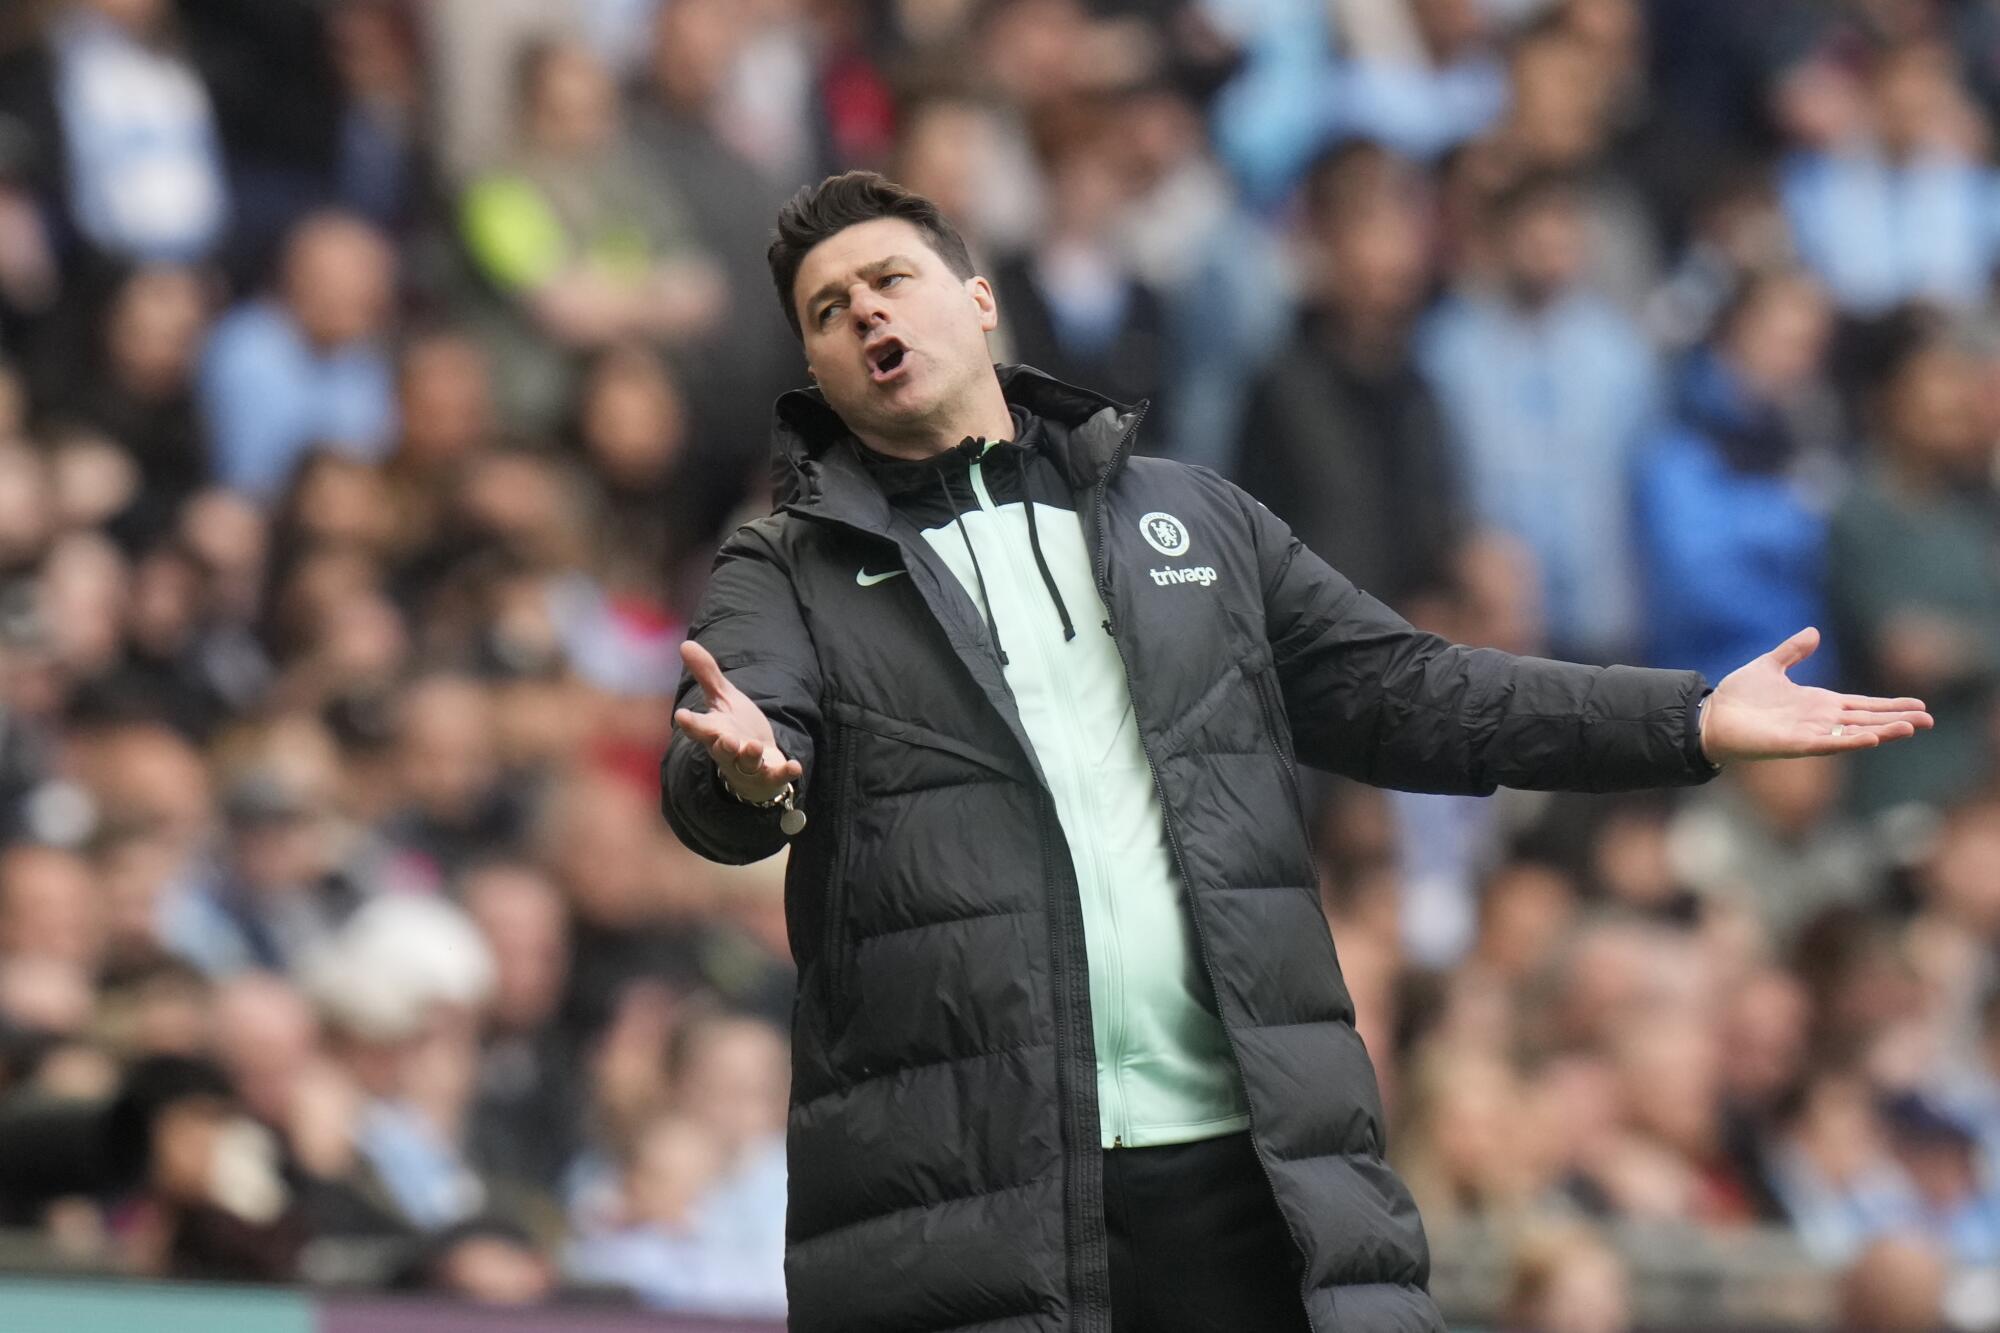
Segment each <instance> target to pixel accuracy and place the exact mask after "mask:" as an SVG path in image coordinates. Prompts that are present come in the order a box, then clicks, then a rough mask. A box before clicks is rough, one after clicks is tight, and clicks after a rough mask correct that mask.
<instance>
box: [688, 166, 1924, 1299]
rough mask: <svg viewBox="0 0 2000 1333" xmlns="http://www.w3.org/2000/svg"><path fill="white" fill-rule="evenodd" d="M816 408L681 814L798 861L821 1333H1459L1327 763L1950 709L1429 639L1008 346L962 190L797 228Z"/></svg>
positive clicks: (1858, 725)
mask: <svg viewBox="0 0 2000 1333" xmlns="http://www.w3.org/2000/svg"><path fill="white" fill-rule="evenodd" d="M770 259H771V269H772V273H773V276H774V278H775V280H776V282H777V288H778V294H779V297H780V299H781V300H782V301H783V303H784V306H785V312H786V314H787V316H788V317H789V318H790V320H791V321H792V324H793V326H794V327H795V328H796V329H798V330H799V332H800V336H801V338H802V340H803V342H804V346H805V353H806V360H807V363H808V365H809V367H810V369H811V373H812V376H813V379H814V380H815V382H816V387H815V388H813V389H804V390H797V391H794V392H792V393H788V394H785V395H784V396H783V397H782V398H780V399H779V400H778V404H777V422H776V427H775V448H776V460H775V462H776V467H777V486H776V495H777V499H778V508H777V512H775V513H773V514H772V515H770V516H769V517H766V518H762V519H759V520H757V521H756V522H754V523H750V524H748V525H746V526H745V527H743V528H742V529H740V530H739V531H737V532H736V533H735V534H734V535H733V536H732V537H731V538H730V539H729V540H728V541H727V542H726V543H725V545H724V546H723V549H722V552H721V554H720V556H719V557H718V559H717V562H716V565H715V570H714V576H713V579H712V581H711V582H710V584H709V587H708V591H707V594H706V596H705V598H704V600H703V603H702V606H701V608H700V610H699V612H698V613H697V615H696V617H695V623H694V626H693V630H692V633H691V636H690V640H689V642H688V644H687V646H686V648H685V649H684V656H685V659H686V663H687V667H688V673H687V676H686V678H685V679H684V680H683V682H682V684H681V689H680V698H679V703H680V705H681V706H680V708H679V709H678V710H677V712H676V714H675V722H676V726H677V731H676V734H675V736H674V739H673V741H672V743H671V745H670V747H669V749H668V751H667V755H666V758H665V761H664V779H665V786H666V796H665V803H666V813H667V817H668V819H669V820H670V821H671V822H672V824H673V827H674V829H675V830H676V831H677V832H678V833H679V834H680V836H681V838H682V839H683V840H684V841H686V842H687V844H688V845H689V846H691V847H693V848H694V849H695V850H697V851H699V852H700V853H702V854H703V855H705V856H708V857H711V858H714V859H716V860H719V861H732V862H738V861H749V860H754V859H757V858H760V857H765V856H769V855H771V854H772V853H774V852H776V851H778V850H779V849H780V848H782V847H784V846H786V845H787V843H788V842H789V843H790V845H791V859H790V863H789V866H788V867H787V870H786V881H785V909H786V921H787V926H788V931H789V934H790V942H791V947H792V952H793V955H794V957H795V958H796V959H797V960H798V964H799V991H798V999H797V1004H796V1007H795V1010H794V1015H793V1028H792V1055H793V1080H792V1094H791V1097H792V1100H791V1112H790V1125H789V1136H788V1137H789V1163H790V1205H789V1212H788V1216H787V1225H786V1232H787V1237H786V1258H785V1270H786V1280H787V1286H788V1291H789V1297H790V1303H791V1327H792V1329H793V1330H794V1331H795V1333H945V1330H958V1331H961V1333H971V1331H972V1330H979V1333H1029V1331H1030V1330H1034V1331H1037V1333H1054V1331H1055V1330H1072V1331H1074V1333H1111V1331H1115V1333H1127V1330H1132V1331H1135V1333H1194V1331H1195V1330H1201V1331H1203V1333H1286V1331H1291V1330H1301V1329H1310V1330H1314V1331H1315V1333H1336V1331H1338V1333H1363V1331H1364V1330H1365V1331H1367V1333H1374V1331H1375V1330H1384V1331H1386V1330H1418V1329H1424V1330H1429V1329H1438V1328H1441V1326H1442V1325H1441V1321H1440V1319H1439V1316H1438V1312H1437V1309H1436V1307H1435V1306H1434V1305H1433V1304H1432V1302H1431V1300H1430V1297H1429V1295H1428V1294H1427V1293H1426V1290H1425V1284H1426V1280H1427V1277H1428V1270H1429V1257H1428V1252H1427V1250H1426V1246H1425V1241H1424V1234H1423V1228H1422V1226H1421V1224H1420V1223H1419V1221H1418V1219H1417V1213H1416V1209H1415V1207H1414V1206H1413V1205H1412V1203H1411V1201H1410V1196H1409V1194H1408V1193H1407V1192H1406V1191H1405V1190H1404V1188H1403V1186H1402V1184H1401V1182H1400V1181H1398V1180H1397V1179H1396V1177H1395V1176H1394V1174H1393V1173H1391V1171H1390V1170H1389V1168H1388V1167H1387V1166H1386V1165H1385V1164H1384V1162H1383V1157H1382V1151H1383V1142H1382V1112H1381V1107H1380V1105H1379V1100H1378V1097H1377V1093H1376V1089H1375V1079H1374V1074H1373V1071H1372V1069H1371V1067H1370V1065H1369V1061H1368V1054H1367V1052H1366V1051H1365V1050H1364V1049H1363V1048H1362V1045H1361V1042H1360V1040H1359V1038H1357V1037H1356V1036H1355V1031H1354V1011H1353V1006H1352V1004H1351V1003H1350V1001H1349V999H1348V995H1347V991H1346V989H1345V987H1344V986H1343V985H1342V983H1341V978H1340V967H1339V964H1338V962H1337V961H1336V960H1335V957H1334V949H1333V943H1332V941H1331V939H1330V938H1329V935H1328V931H1327V925H1326V920H1325V918H1324V916H1323V915H1322V914H1321V911H1320V904H1319V895H1318V891H1317V888H1316V875H1315V870H1314V861H1313V854H1312V850H1311V847H1310V845H1309V843H1308V838H1307V831H1306V824H1305V820H1304V817H1303V814H1302V811H1301V803H1300V795H1299V784H1298V775H1297V772H1296V769H1295V767H1294V764H1295V761H1296V762H1303V763H1306V764H1310V765H1312V766H1314V767H1316V768H1322V769H1328V770H1331V771H1333V772H1337V773H1344V774H1347V775H1349V776H1351V777H1354V778H1358V779H1360V780H1362V781H1364V782H1371V783H1376V784H1379V785H1382V786H1390V787H1402V788H1410V789H1417V790H1426V791H1453V792H1475V793H1486V792H1491V791H1492V790H1493V789H1494V788H1495V787H1497V786H1502V785H1505V786H1510V787H1526V788H1543V789H1574V790H1587V791H1612V790H1620V789H1627V788H1635V787H1657V786H1669V785H1677V784H1690V783H1697V782H1701V781H1703V780H1704V779H1706V778H1708V777H1709V776H1711V775H1712V774H1714V773H1715V772H1716V771H1717V765H1719V764H1720V763H1722V762H1725V761H1727V760H1730V759H1751V758H1767V757H1776V756H1786V755H1805V754H1827V753H1832V752H1836V751H1843V750H1851V749H1857V748H1861V747H1864V746H1872V745H1877V744H1880V743H1882V742H1884V741H1889V740H1896V739H1900V738H1902V737H1906V736H1909V735H1911V734H1912V733H1913V732H1914V731H1915V730H1916V729H1917V728H1920V727H1927V726H1929V725H1930V717H1929V715H1928V714H1926V713H1925V712H1924V711H1923V705H1922V704H1921V703H1920V702H1919V701H1917V700H1914V699H1895V700H1880V699H1865V698H1857V697H1853V696H1846V695H1839V694H1834V693H1830V692H1828V691H1826V690H1819V689H1808V688H1805V687H1802V686H1799V685H1795V684H1793V683H1792V682H1791V681H1789V680H1788V679H1786V676H1785V669H1786V668H1787V667H1788V666H1791V665H1793V664H1794V663H1796V662H1798V661H1800V660H1802V659H1803V658H1804V657H1805V656H1806V655H1807V654H1808V653H1810V652H1811V651H1812V649H1813V646H1814V643H1815V635H1814V633H1813V631H1811V630H1804V631H1802V632H1801V633H1799V634H1798V635H1795V636H1794V637H1793V638H1792V639H1790V640H1788V641H1787V642H1786V643H1784V644H1783V645H1781V646H1779V647H1778V648H1777V649H1775V650H1774V651H1773V652H1771V653H1768V654H1766V655H1765V656H1763V657H1760V658H1758V659H1757V660H1755V661H1753V662H1751V663H1750V664H1749V665H1748V666H1745V667H1743V668H1741V669H1740V670H1737V671H1735V672H1733V673H1732V674H1730V675H1729V676H1728V677H1727V678H1725V679H1724V680H1723V682H1722V683H1721V685H1720V686H1719V687H1717V688H1716V689H1715V690H1713V691H1712V692H1711V691H1709V690H1708V688H1707V686H1706V682H1705V681H1704V680H1703V679H1702V678H1701V677H1700V676H1699V675H1697V674H1695V673H1693V672H1676V671H1647V670H1638V669H1634V668H1630V667H1605V668H1598V667H1586V666H1577V665H1572V664H1568V663H1562V662H1552V661H1545V660H1541V659H1535V658H1523V657H1512V656H1509V655H1507V654H1504V653H1500V652H1495V651H1491V650H1487V649H1471V648H1464V647H1457V646H1454V645H1452V644H1450V643H1447V642H1445V641H1443V640H1441V639H1438V638H1436V637H1435V636H1433V635H1429V634H1424V633H1420V632H1418V631H1417V630H1415V629H1412V628H1411V627H1410V626H1409V625H1408V624H1406V623H1404V621H1402V620H1401V619H1400V618H1398V617H1397V616H1396V615H1395V614H1394V613H1393V612H1391V611H1390V610H1388V609H1387V608H1386V607H1384V606H1383V605H1382V604H1381V603H1379V602H1377V601H1376V600H1375V599H1374V598H1372V597H1370V596H1368V595H1367V594H1366V593H1364V592H1361V591H1359V590H1358V589H1356V588H1355V587H1354V586H1353V585H1352V584H1350V583H1349V582H1348V581H1347V580H1346V579H1345V578H1343V577H1341V575H1340V574H1338V573H1337V572H1335V571H1334V570H1332V569H1330V568H1329V567H1328V566H1327V565H1326V564H1325V563H1323V562H1322V561H1321V560H1319V559H1318V558H1317V557H1316V556H1314V555H1313V553H1312V552H1310V551H1308V550H1306V549H1305V548H1304V547H1303V546H1301V545H1300V544H1299V542H1298V541H1297V540H1296V539H1295V538H1293V537H1292V535H1291V533H1290V532H1289V531H1288V530H1287V529H1286V528H1285V526H1284V525H1283V524H1282V523H1280V522H1279V521H1278V520H1277V519H1276V518H1275V517H1273V516H1272V515H1271V513H1270V512H1269V511H1267V510H1266V509H1265V508H1264V507H1263V506H1262V505H1260V504H1259V503H1257V502H1256V501H1255V500H1253V499H1251V498H1250V497H1249V496H1248V495H1246V494H1245V493H1243V492H1242V491H1240V490H1238V489H1237V488H1236V487H1235V486H1233V485H1231V484H1230V483H1229V482H1227V481H1224V480H1223V479H1221V478H1220V477H1218V476H1216V475H1215V474H1213V473H1211V472H1207V471H1205V470H1202V469H1200V468H1192V467H1186V466H1181V465H1178V464H1174V463H1170V462H1164V461H1161V460H1158V459H1153V458H1141V457H1134V456H1133V443H1134V440H1135V437H1136V436H1137V435H1138V432H1139V429H1140V423H1141V420H1142V418H1143V417H1144V416H1145V411H1146V409H1145V405H1144V404H1143V403H1142V404H1140V405H1139V406H1138V407H1136V408H1131V407H1126V406H1124V405H1122V404H1119V403H1114V402H1111V401H1109V400H1107V399H1105V398H1103V397H1101V396H1100V395H1098V394H1095V393H1092V392H1090V391H1089V390H1087V389H1083V388H1078V387H1075V386H1072V385H1068V384H1063V383H1059V382H1057V381H1055V380H1053V379H1050V378H1049V377H1047V376H1045V375H1042V374H1040V373H1038V372H1036V371H1034V370H1031V369H1029V368H1027V367H1024V366H1014V367H1004V368H1003V367H995V366H994V364H993V363H992V360H991V358H990V354H989V353H988V350H987V344H986V336H987V334H988V333H990V332H992V330H993V329H994V328H995V327H996V325H997V323H998V319H999V314H998V310H997V308H996V306H995V304H994V298H993V292H992V288H991V287H990V286H989V285H988V283H987V281H986V280H985V279H984V278H982V277H979V276H977V275H976V274H975V273H974V272H973V268H972V264H971V261H970V260H969V258H968V257H967V254H966V250H965V246H964V244H963V242H962V241H961V240H960V239H959V237H958V235H957V234H956V233H955V232H954V231H953V229H952V227H951V225H950V224H949V223H948V222H947V221H946V220H945V219H944V218H943V217H942V216H941V215H940V213H939V212H938V210H937V209H936V207H935V206H934V205H932V204H931V203H929V202H928V201H926V200H924V199H922V198H920V197H918V196H915V195H912V194H909V193H907V192H905V191H903V190H901V189H900V188H898V187H896V186H894V185H892V184H890V183H889V182H887V181H884V180H883V179H882V178H880V177H879V176H874V175H872V174H868V173H859V172H855V173H848V174H846V175H842V176H835V177H831V178H829V179H827V180H826V181H824V182H822V183H821V184H819V185H818V186H816V187H812V188H809V189H806V190H802V191H801V192H800V193H799V194H798V195H797V196H796V197H795V198H794V199H793V200H792V201H791V202H790V203H789V204H788V205H786V207H785V208H784V210H783V212H782V213H781V215H780V217H779V219H778V229H777V238H776V240H775V241H774V242H773V243H772V245H771V250H770Z"/></svg>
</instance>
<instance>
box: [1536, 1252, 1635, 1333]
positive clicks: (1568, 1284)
mask: <svg viewBox="0 0 2000 1333" xmlns="http://www.w3.org/2000/svg"><path fill="white" fill-rule="evenodd" d="M1629 1284H1630V1279H1629V1277H1628V1276H1627V1274H1626V1271H1625V1263H1624V1261H1623V1260H1622V1259H1620V1258H1619V1257H1618V1254H1617V1253H1616V1252H1615V1251H1614V1250H1612V1249H1611V1248H1610V1247H1609V1246H1607V1245H1605V1244H1604V1243H1603V1242H1602V1241H1601V1240H1599V1239H1598V1238H1597V1237H1595V1236H1593V1235H1592V1234H1591V1233H1590V1232H1588V1231H1585V1230H1583V1229H1581V1228H1567V1229H1554V1230H1547V1231H1543V1232H1540V1233H1537V1234H1534V1235H1531V1236H1529V1237H1528V1238H1527V1239H1526V1240H1525V1241H1523V1243H1522V1244H1521V1245H1520V1246H1519V1248H1517V1249H1516V1251H1515V1253H1514V1261H1513V1271H1512V1274H1511V1276H1510V1280H1509V1283H1508V1286H1509V1291H1508V1300H1507V1324H1508V1326H1509V1327H1511V1328H1516V1329H1522V1330H1527V1329H1534V1330H1536V1333H1624V1330H1626V1329H1629V1328H1631V1327H1632V1298H1631V1293H1630V1290H1629Z"/></svg>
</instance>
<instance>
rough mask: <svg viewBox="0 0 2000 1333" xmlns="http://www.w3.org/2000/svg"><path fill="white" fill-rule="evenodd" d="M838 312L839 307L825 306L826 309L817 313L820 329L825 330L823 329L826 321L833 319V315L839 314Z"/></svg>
mask: <svg viewBox="0 0 2000 1333" xmlns="http://www.w3.org/2000/svg"><path fill="white" fill-rule="evenodd" d="M839 310H840V307H839V306H838V305H830V306H827V307H826V308H825V309H823V310H821V311H820V312H819V325H820V327H821V328H825V327H826V322H827V321H828V320H829V319H832V318H833V317H834V315H835V314H836V313H838V312H839Z"/></svg>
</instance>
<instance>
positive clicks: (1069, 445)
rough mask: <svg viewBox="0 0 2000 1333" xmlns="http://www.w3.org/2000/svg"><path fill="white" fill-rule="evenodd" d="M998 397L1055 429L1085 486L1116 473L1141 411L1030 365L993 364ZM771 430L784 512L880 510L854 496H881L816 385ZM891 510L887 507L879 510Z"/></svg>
mask: <svg viewBox="0 0 2000 1333" xmlns="http://www.w3.org/2000/svg"><path fill="white" fill-rule="evenodd" d="M993 369H994V373H995V374H997V375H998V376H999V377H1000V392H1001V393H1002V394H1003V395H1004V396H1005V397H1006V399H1007V402H1008V403H1009V404H1010V405H1014V406H1018V407H1021V408H1024V409H1025V410H1027V411H1028V412H1031V413H1033V414H1034V415H1035V416H1037V417H1039V418H1041V419H1042V421H1043V422H1045V423H1047V424H1048V425H1049V426H1050V427H1051V428H1052V429H1051V431H1050V437H1051V440H1050V442H1051V444H1052V445H1059V447H1057V448H1055V449H1054V450H1053V452H1054V454H1055V455H1056V458H1057V461H1058V462H1059V463H1060V464H1061V465H1062V467H1063V469H1064V471H1065V473H1066V474H1067V475H1068V478H1069V481H1070V484H1071V485H1072V486H1087V485H1089V484H1091V483H1092V482H1094V481H1096V480H1097V478H1098V476H1099V475H1100V474H1101V473H1102V472H1103V471H1104V469H1105V468H1106V467H1108V466H1110V464H1111V461H1112V457H1113V455H1114V454H1115V453H1116V452H1117V448H1118V441H1119V439H1120V437H1121V436H1122V435H1123V434H1124V432H1125V429H1126V427H1127V426H1128V425H1129V424H1130V423H1131V420H1132V417H1133V414H1134V413H1135V412H1137V411H1138V410H1139V408H1140V407H1143V404H1140V405H1138V406H1134V405H1132V404H1127V403H1121V402H1118V401H1117V400H1115V399H1112V398H1107V397H1106V396H1105V395H1103V394H1101V393H1097V392H1095V391H1093V390H1090V389H1084V388H1079V387H1078V386H1076V385H1074V384H1067V383H1065V382H1063V381H1062V380H1059V379H1057V378H1055V377H1054V376H1053V375H1048V374H1044V373H1043V372H1042V371H1039V370H1036V369H1035V368H1034V367H1032V366H1023V365H997V364H996V365H995V366H994V367H993ZM772 417H773V419H772V424H771V494H772V498H773V500H774V501H775V502H776V503H777V504H778V505H779V506H781V507H783V506H794V505H797V506H816V505H820V504H825V503H834V502H838V501H839V500H840V499H842V498H843V497H845V498H848V499H851V500H855V501H858V502H861V503H862V504H863V507H864V508H866V509H867V510H870V511H873V510H875V509H876V508H877V507H878V506H877V505H876V504H873V503H868V502H866V501H865V499H863V497H861V496H859V495H856V494H854V493H853V490H852V488H854V487H855V486H857V485H858V486H859V487H861V488H864V489H865V490H866V491H868V492H873V493H874V496H875V498H876V499H877V500H878V501H879V499H880V492H879V491H878V490H877V489H876V487H875V485H874V483H873V481H872V480H871V479H870V478H869V477H868V475H867V472H866V470H865V469H864V468H863V466H862V464H861V462H860V459H859V458H858V457H857V456H856V455H855V453H854V447H853V434H852V432H850V431H849V430H848V429H847V424H846V423H845V422H843V421H842V420H841V419H840V417H839V415H838V414H836V413H835V412H834V410H833V408H832V406H830V405H829V404H828V403H827V401H826V397H825V395H824V394H822V393H821V392H820V390H819V388H818V386H817V385H815V386H813V387H811V388H802V389H792V390H790V391H788V392H786V393H783V394H780V395H779V396H778V400H777V403H776V404H775V405H774V407H773V412H772ZM880 507H881V508H886V505H882V506H880Z"/></svg>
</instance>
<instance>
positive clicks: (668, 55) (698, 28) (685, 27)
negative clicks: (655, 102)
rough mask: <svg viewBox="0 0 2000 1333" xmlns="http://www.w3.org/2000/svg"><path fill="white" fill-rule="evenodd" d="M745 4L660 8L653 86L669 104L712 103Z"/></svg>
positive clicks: (737, 38) (738, 39)
mask: <svg viewBox="0 0 2000 1333" xmlns="http://www.w3.org/2000/svg"><path fill="white" fill-rule="evenodd" d="M745 8H747V7H746V6H743V5H737V4H732V3H731V2H730V0H675V2H674V3H673V4H667V5H661V6H660V7H659V9H658V11H657V17H656V18H655V19H654V21H653V48H652V74H653V86H654V88H655V89H656V90H657V91H658V93H659V94H660V96H661V97H662V98H663V99H664V100H665V101H666V103H667V105H668V106H670V107H672V108H674V109H675V110H677V111H682V112H699V111H701V110H703V109H705V108H706V107H708V106H709V105H710V104H711V103H712V102H714V100H715V98H716V95H717V94H718V93H719V92H720V91H721V89H722V87H723V85H724V83H726V82H727V81H728V79H729V76H730V73H731V72H732V71H733V70H734V68H735V66H736V56H737V52H738V51H740V50H741V49H742V45H743V38H744V33H745V21H744V14H743V10H744V9H745ZM912 188H914V187H912Z"/></svg>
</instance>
